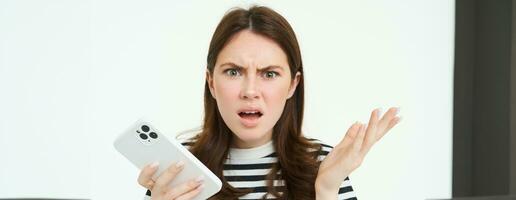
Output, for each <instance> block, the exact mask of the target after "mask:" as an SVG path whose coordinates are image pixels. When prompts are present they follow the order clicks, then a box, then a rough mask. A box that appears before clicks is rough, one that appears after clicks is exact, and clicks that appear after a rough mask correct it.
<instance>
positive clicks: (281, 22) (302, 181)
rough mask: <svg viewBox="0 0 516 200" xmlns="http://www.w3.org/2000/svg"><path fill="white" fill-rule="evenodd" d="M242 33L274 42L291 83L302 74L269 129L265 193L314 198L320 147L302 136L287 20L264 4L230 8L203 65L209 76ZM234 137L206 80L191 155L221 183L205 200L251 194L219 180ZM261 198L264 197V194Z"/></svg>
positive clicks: (296, 61)
mask: <svg viewBox="0 0 516 200" xmlns="http://www.w3.org/2000/svg"><path fill="white" fill-rule="evenodd" d="M242 30H250V31H252V32H254V33H256V34H260V35H263V36H265V37H268V38H270V39H272V40H273V41H275V42H276V43H277V44H279V45H280V47H281V48H282V49H283V51H284V52H285V54H286V55H287V58H288V64H289V68H290V72H291V78H292V80H293V79H294V78H295V74H296V72H300V74H301V77H300V79H299V83H298V85H297V88H296V90H295V93H294V95H293V96H292V97H291V98H289V99H288V100H287V101H286V104H285V107H284V110H283V113H282V114H281V117H280V118H279V120H278V122H276V124H275V125H274V127H273V133H272V140H273V145H274V149H275V152H276V155H277V157H278V162H277V163H275V164H273V167H272V169H271V171H270V173H269V174H268V175H267V188H268V194H271V195H274V196H276V197H277V198H278V199H296V200H302V199H315V185H314V184H315V178H316V176H317V172H318V167H319V164H320V162H318V161H317V157H318V153H317V152H318V151H317V150H320V149H321V146H320V145H319V144H317V143H314V142H312V141H311V140H310V139H308V138H305V137H304V136H303V134H302V132H301V126H302V123H303V106H304V84H303V83H304V81H303V63H302V61H301V52H300V49H299V44H298V42H297V39H296V36H295V33H294V30H293V29H292V27H291V26H290V24H289V23H288V22H287V20H285V18H283V17H282V16H281V15H280V14H278V13H277V12H275V11H273V10H272V9H270V8H267V7H264V6H252V7H250V8H249V9H243V8H233V9H230V10H229V11H228V12H227V13H226V14H225V15H224V17H223V18H222V20H221V21H220V23H219V24H218V26H217V28H216V30H215V32H214V34H213V37H212V39H211V43H210V47H209V51H208V57H207V66H206V67H207V70H208V71H209V76H212V74H213V70H214V68H215V63H216V61H217V56H218V55H219V53H220V51H221V50H222V49H223V47H224V46H225V45H226V43H227V42H228V41H229V40H230V39H231V37H232V36H233V35H235V34H236V33H238V32H239V31H242ZM233 137H234V136H233V134H232V132H231V130H230V129H229V128H228V127H227V125H226V124H225V123H224V121H223V119H222V116H221V115H220V112H219V110H218V108H217V102H216V100H215V99H214V98H213V97H212V96H211V93H210V90H209V86H208V83H207V82H206V84H205V86H204V119H203V124H202V130H201V131H200V133H199V134H197V135H196V136H195V137H194V138H193V139H194V140H193V141H195V142H193V144H192V146H191V148H190V151H191V152H192V153H193V154H194V155H195V156H196V157H197V158H198V159H199V160H201V161H202V162H203V163H204V164H205V165H206V166H207V167H208V168H209V169H210V170H212V171H213V172H214V173H215V174H216V175H217V176H218V177H219V178H220V179H221V180H222V182H223V186H222V189H221V191H219V192H218V193H217V194H216V195H214V196H213V197H211V198H210V199H237V198H238V197H241V196H243V195H245V194H247V193H249V192H252V191H249V190H248V189H247V190H246V189H238V188H234V187H232V186H231V185H229V184H228V183H227V181H226V180H225V179H224V176H223V165H224V162H225V161H226V158H227V156H228V152H229V147H230V144H231V142H232V139H233ZM310 149H312V150H316V151H311V150H310ZM280 170H281V171H280ZM278 171H280V173H279V174H278ZM274 180H284V182H283V183H284V187H278V188H275V187H274V185H273V181H274ZM279 192H281V193H279ZM266 196H267V194H266V195H264V197H266Z"/></svg>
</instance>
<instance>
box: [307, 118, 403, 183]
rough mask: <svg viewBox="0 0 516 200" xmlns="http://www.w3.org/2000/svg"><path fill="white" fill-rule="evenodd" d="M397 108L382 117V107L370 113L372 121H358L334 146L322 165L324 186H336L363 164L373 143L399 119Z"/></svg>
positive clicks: (319, 179)
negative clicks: (363, 122)
mask: <svg viewBox="0 0 516 200" xmlns="http://www.w3.org/2000/svg"><path fill="white" fill-rule="evenodd" d="M398 111H399V109H398V108H390V109H389V110H388V111H387V113H385V115H384V116H383V117H381V118H380V116H379V115H380V114H379V110H378V109H376V110H374V111H373V112H372V113H371V118H370V120H369V124H368V125H367V126H366V125H365V124H360V123H358V122H357V123H355V124H353V125H352V126H351V127H350V128H349V129H348V131H347V133H346V135H345V136H344V138H343V139H342V141H341V142H340V143H339V144H337V145H336V146H335V148H333V150H332V151H331V152H330V153H329V154H328V155H327V156H326V158H325V159H324V160H323V161H322V163H321V165H320V166H319V172H318V174H317V182H318V184H320V185H319V186H321V187H324V188H335V187H337V188H338V186H340V183H342V181H343V180H344V179H345V178H346V177H347V176H348V175H349V174H350V173H351V172H352V171H353V170H355V169H356V168H358V167H359V166H360V164H361V163H362V161H363V160H364V157H365V155H366V154H367V152H369V150H370V149H371V147H372V146H373V145H374V144H375V143H376V142H377V141H378V140H379V139H380V138H382V137H383V136H384V135H385V134H386V133H387V132H388V131H389V130H390V129H391V128H392V127H394V126H395V125H396V124H397V123H398V122H399V121H400V117H398V116H396V115H397V114H398Z"/></svg>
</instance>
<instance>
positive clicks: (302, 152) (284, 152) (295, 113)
mask: <svg viewBox="0 0 516 200" xmlns="http://www.w3.org/2000/svg"><path fill="white" fill-rule="evenodd" d="M303 98H304V80H303V64H302V61H301V54H300V50H299V45H298V42H297V39H296V37H295V34H294V31H293V30H292V28H291V26H290V25H289V23H288V22H287V21H286V20H285V19H284V18H283V17H282V16H281V15H279V14H278V13H276V12H274V11H273V10H271V9H269V8H267V7H258V6H253V7H251V8H249V9H248V10H245V9H241V8H239V9H233V10H231V11H230V12H228V13H226V15H225V16H224V17H223V19H222V20H221V22H220V23H219V25H218V26H217V28H216V30H215V33H214V34H213V37H212V40H211V43H210V47H209V52H208V58H207V70H206V84H205V91H204V109H205V113H204V121H203V126H202V130H201V131H200V133H198V134H197V135H196V136H195V137H194V138H192V139H191V140H190V141H189V142H187V143H184V145H186V146H188V148H189V149H190V151H191V152H192V153H193V154H194V155H195V156H196V157H197V158H198V159H199V160H201V161H202V162H203V163H204V164H205V165H206V166H207V167H208V168H209V169H210V170H212V171H213V172H214V173H215V174H216V175H217V176H218V177H219V178H220V179H221V180H222V182H223V186H222V189H221V191H220V192H219V193H217V194H216V195H214V196H213V197H212V198H211V199H261V198H277V199H296V200H298V199H356V197H355V195H354V193H353V189H352V187H351V184H350V182H349V178H347V176H348V175H349V174H350V173H351V172H352V171H353V170H354V169H356V168H357V167H358V166H359V165H360V163H361V162H362V160H363V159H364V156H365V155H366V154H367V152H368V151H369V149H370V148H371V146H372V145H373V144H374V143H375V142H376V141H377V140H378V139H380V138H381V137H382V136H383V135H384V134H385V133H386V132H387V131H389V130H390V129H391V128H392V127H393V126H395V125H396V124H397V123H398V122H399V120H400V118H399V117H397V116H396V115H397V113H398V109H397V108H391V109H389V110H388V111H387V112H386V113H385V115H384V116H383V117H381V118H380V114H379V112H380V111H379V110H378V109H376V110H374V111H373V112H372V113H371V118H370V121H369V123H368V125H365V124H361V123H358V122H357V123H355V124H353V125H352V126H351V127H350V128H349V130H348V131H347V133H346V135H345V137H344V138H343V139H342V141H341V142H340V143H339V144H338V145H337V146H336V147H335V148H334V149H333V150H331V147H330V146H328V145H325V144H321V143H319V142H317V141H316V140H313V139H307V138H306V137H304V136H303V134H302V133H301V127H302V121H303V106H304V99H303ZM330 151H331V152H330ZM321 161H322V162H321ZM156 170H157V169H156V166H151V165H149V166H147V167H146V168H144V169H143V170H142V172H141V173H140V176H139V178H138V182H139V183H140V184H141V185H142V186H144V187H146V188H148V189H149V191H147V198H148V197H150V196H151V195H152V199H153V200H161V199H191V198H193V197H195V195H197V194H198V193H199V192H200V191H201V190H202V180H192V181H190V182H186V183H184V184H182V185H181V186H178V187H176V188H167V187H166V185H167V183H169V182H170V181H171V180H172V179H173V178H174V176H175V175H176V174H177V173H180V171H181V166H179V167H176V166H175V165H172V166H171V167H170V168H169V171H168V172H170V173H164V175H161V176H160V177H159V178H158V179H156V181H153V180H151V178H150V177H151V176H152V174H153V173H154V172H155V171H156Z"/></svg>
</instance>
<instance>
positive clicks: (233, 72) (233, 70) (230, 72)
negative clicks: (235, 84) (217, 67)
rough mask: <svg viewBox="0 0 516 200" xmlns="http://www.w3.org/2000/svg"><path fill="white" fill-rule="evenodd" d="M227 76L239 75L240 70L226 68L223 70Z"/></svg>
mask: <svg viewBox="0 0 516 200" xmlns="http://www.w3.org/2000/svg"><path fill="white" fill-rule="evenodd" d="M224 73H226V74H227V75H229V76H238V75H240V72H239V71H238V70H237V69H227V70H225V71H224Z"/></svg>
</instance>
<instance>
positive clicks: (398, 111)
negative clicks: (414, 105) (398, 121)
mask: <svg viewBox="0 0 516 200" xmlns="http://www.w3.org/2000/svg"><path fill="white" fill-rule="evenodd" d="M400 110H401V107H397V108H396V115H398V114H399V113H400Z"/></svg>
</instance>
